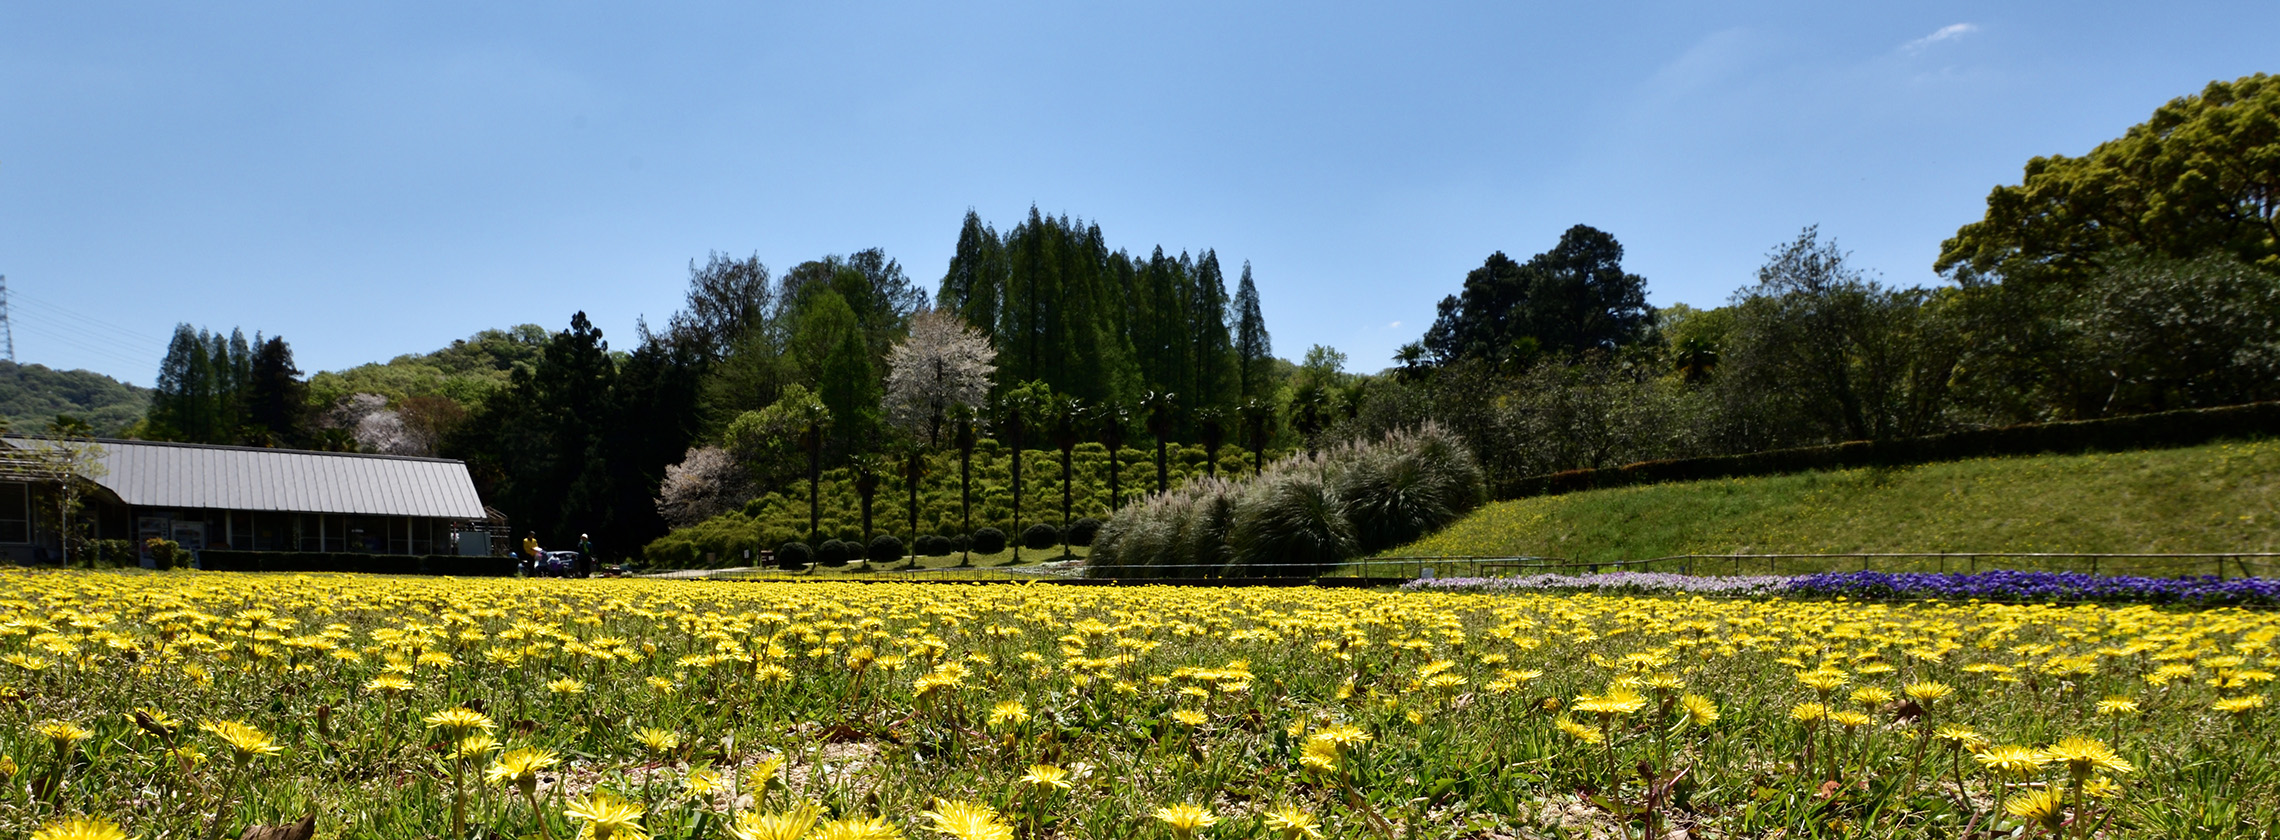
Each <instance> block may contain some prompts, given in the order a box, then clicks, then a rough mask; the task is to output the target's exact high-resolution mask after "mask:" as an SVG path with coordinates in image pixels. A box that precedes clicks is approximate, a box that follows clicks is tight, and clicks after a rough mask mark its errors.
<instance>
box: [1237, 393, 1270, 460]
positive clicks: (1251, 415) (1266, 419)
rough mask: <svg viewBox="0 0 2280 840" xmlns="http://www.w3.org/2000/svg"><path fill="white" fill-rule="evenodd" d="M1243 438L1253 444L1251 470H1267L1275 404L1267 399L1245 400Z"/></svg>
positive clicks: (1242, 410) (1242, 411)
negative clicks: (1269, 438)
mask: <svg viewBox="0 0 2280 840" xmlns="http://www.w3.org/2000/svg"><path fill="white" fill-rule="evenodd" d="M1240 411H1241V413H1242V415H1243V440H1244V441H1245V442H1246V443H1248V444H1250V446H1251V471H1252V472H1254V473H1262V472H1266V471H1267V440H1268V437H1269V436H1268V431H1269V430H1270V429H1273V428H1274V419H1275V406H1274V404H1273V403H1270V402H1267V401H1266V400H1262V399H1258V398H1252V399H1248V400H1244V401H1243V407H1242V408H1241V409H1240Z"/></svg>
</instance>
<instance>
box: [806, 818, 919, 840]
mask: <svg viewBox="0 0 2280 840" xmlns="http://www.w3.org/2000/svg"><path fill="white" fill-rule="evenodd" d="M902 836H903V835H902V832H901V831H898V830H896V829H895V827H894V826H893V825H890V824H888V823H887V821H886V820H884V819H880V818H878V817H842V818H840V819H836V820H832V821H830V822H826V823H824V824H822V825H818V826H816V827H815V831H814V832H813V833H810V834H809V835H808V837H807V840H902Z"/></svg>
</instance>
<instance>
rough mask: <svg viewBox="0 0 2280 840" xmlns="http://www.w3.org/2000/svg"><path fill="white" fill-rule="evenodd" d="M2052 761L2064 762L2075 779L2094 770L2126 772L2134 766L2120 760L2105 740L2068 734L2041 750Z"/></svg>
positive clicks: (2087, 775) (2087, 776) (2084, 776)
mask: <svg viewBox="0 0 2280 840" xmlns="http://www.w3.org/2000/svg"><path fill="white" fill-rule="evenodd" d="M2043 755H2045V756H2048V757H2049V758H2050V759H2051V760H2053V761H2062V762H2065V763H2066V771H2067V772H2068V773H2069V774H2071V775H2072V776H2073V777H2074V778H2076V779H2088V778H2090V775H2091V774H2092V773H2095V772H2099V771H2104V772H2108V773H2116V774H2120V773H2128V772H2130V771H2132V770H2135V769H2136V768H2134V767H2131V766H2130V763H2129V762H2127V761H2124V760H2122V757H2121V756H2120V755H2118V754H2116V753H2115V752H2114V751H2113V749H2111V748H2109V747H2107V746H2106V742H2104V741H2100V740H2098V739H2096V738H2087V737H2083V736H2081V735H2068V736H2066V737H2064V738H2060V739H2058V743H2055V744H2052V745H2050V746H2049V747H2048V748H2046V749H2044V750H2043Z"/></svg>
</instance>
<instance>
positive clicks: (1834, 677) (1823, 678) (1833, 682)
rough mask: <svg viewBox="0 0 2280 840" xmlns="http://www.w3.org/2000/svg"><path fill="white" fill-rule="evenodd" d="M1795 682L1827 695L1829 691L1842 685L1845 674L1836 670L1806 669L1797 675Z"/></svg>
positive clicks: (1823, 695) (1824, 695)
mask: <svg viewBox="0 0 2280 840" xmlns="http://www.w3.org/2000/svg"><path fill="white" fill-rule="evenodd" d="M1797 682H1799V683H1800V684H1803V685H1804V686H1805V687H1806V688H1810V689H1813V690H1814V691H1818V692H1820V693H1821V696H1822V697H1827V696H1829V692H1832V691H1835V690H1837V689H1839V688H1843V687H1844V685H1845V675H1844V674H1842V673H1839V672H1836V671H1807V672H1805V673H1802V674H1798V675H1797Z"/></svg>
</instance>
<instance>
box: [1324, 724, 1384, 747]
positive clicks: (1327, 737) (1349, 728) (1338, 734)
mask: <svg viewBox="0 0 2280 840" xmlns="http://www.w3.org/2000/svg"><path fill="white" fill-rule="evenodd" d="M1313 737H1314V738H1315V739H1317V740H1322V741H1328V742H1330V743H1332V744H1336V745H1338V748H1339V749H1345V748H1347V747H1352V746H1357V745H1361V744H1367V743H1369V742H1370V733H1367V732H1363V731H1362V729H1361V727H1358V726H1355V725H1353V724H1351V723H1341V724H1338V725H1336V726H1331V727H1326V728H1324V729H1323V730H1322V731H1320V732H1316V733H1314V735H1313Z"/></svg>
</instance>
